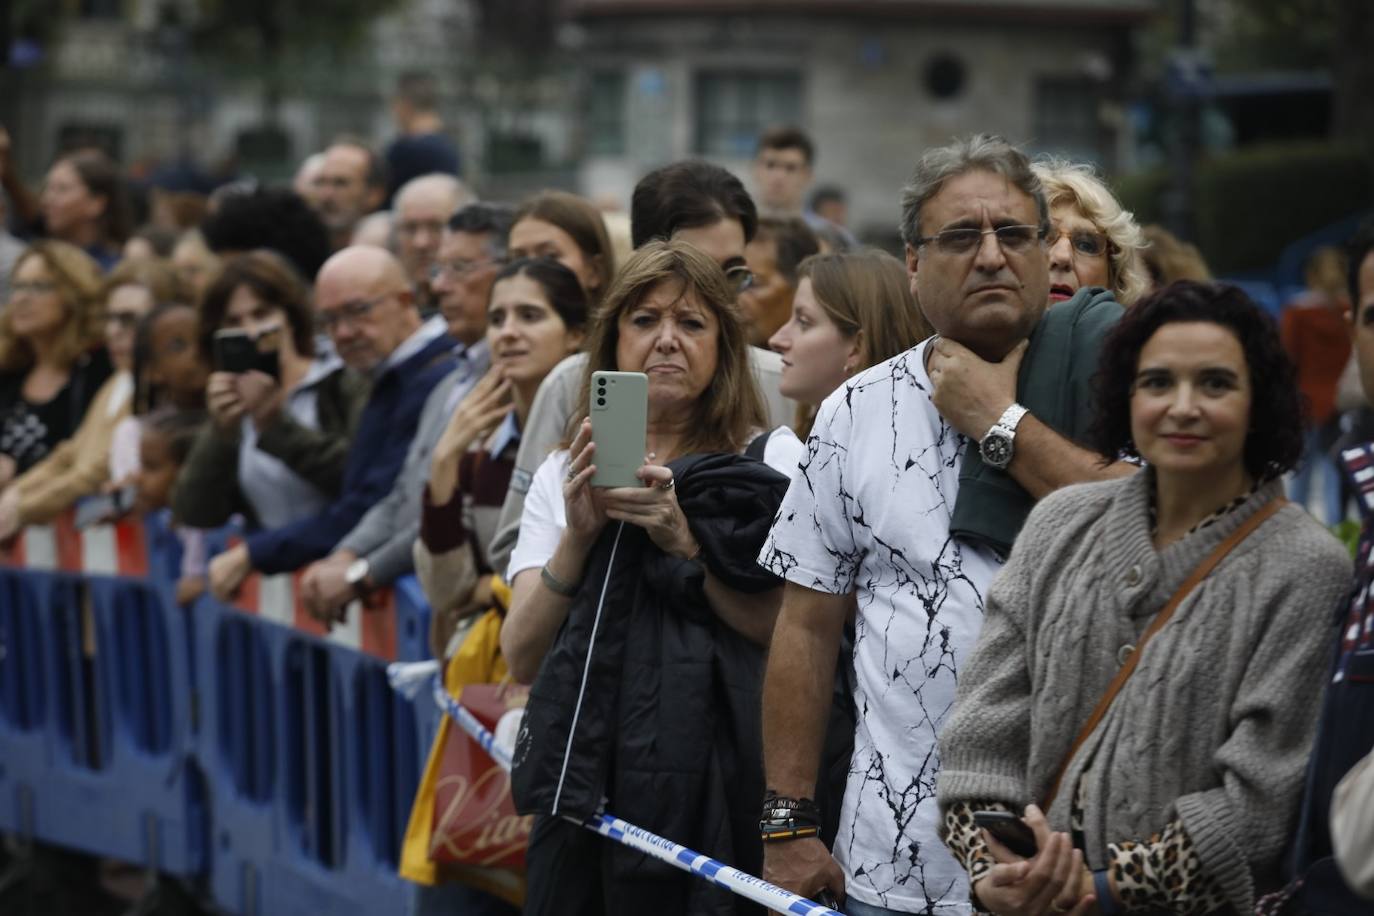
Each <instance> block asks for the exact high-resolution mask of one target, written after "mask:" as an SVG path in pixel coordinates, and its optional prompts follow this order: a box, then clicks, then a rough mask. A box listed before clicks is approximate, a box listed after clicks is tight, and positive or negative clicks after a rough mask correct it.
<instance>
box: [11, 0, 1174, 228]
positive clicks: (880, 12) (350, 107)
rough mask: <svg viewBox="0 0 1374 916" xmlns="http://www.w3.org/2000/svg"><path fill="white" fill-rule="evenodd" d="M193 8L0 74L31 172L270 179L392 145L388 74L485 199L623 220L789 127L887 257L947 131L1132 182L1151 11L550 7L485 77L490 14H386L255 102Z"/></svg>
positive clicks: (89, 32)
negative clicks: (1135, 117)
mask: <svg viewBox="0 0 1374 916" xmlns="http://www.w3.org/2000/svg"><path fill="white" fill-rule="evenodd" d="M198 2H199V0H80V2H79V3H75V4H68V5H69V6H70V7H71V10H69V13H68V16H67V17H66V18H65V20H64V21H63V23H62V25H61V27H60V29H59V30H58V32H57V33H56V36H55V39H54V41H53V43H52V46H51V47H50V48H45V49H42V53H41V55H39V57H38V58H37V59H35V60H33V61H30V62H28V63H30V64H31V66H28V67H24V66H19V67H17V68H16V67H13V66H12V67H11V69H10V72H9V74H8V75H7V76H6V79H7V80H8V86H9V92H8V93H6V95H7V96H8V99H7V100H5V101H0V119H3V120H4V121H5V122H6V123H8V124H9V125H10V126H11V132H12V133H13V134H14V141H15V144H16V150H17V153H18V159H19V162H20V164H21V166H22V167H23V168H24V171H25V172H26V173H27V174H29V175H31V176H34V177H37V176H38V175H40V174H41V173H42V170H43V168H44V167H45V166H46V163H47V162H48V161H50V159H51V158H52V156H53V155H55V154H56V153H57V152H58V151H59V150H61V149H63V148H67V147H70V146H72V145H74V144H76V143H78V142H91V141H94V142H97V143H99V144H100V145H103V146H106V147H107V148H109V149H110V150H111V152H113V153H114V154H115V155H116V156H118V157H119V158H120V159H121V160H122V161H123V162H125V163H129V164H135V165H136V164H138V163H140V162H153V161H157V162H161V163H166V162H168V161H175V160H177V159H179V158H185V159H191V160H195V161H196V162H198V163H199V164H200V165H201V166H202V167H204V166H207V165H210V164H212V163H216V162H220V161H224V160H226V159H228V160H231V161H237V163H238V165H239V166H240V168H241V169H242V170H244V171H247V172H250V173H256V174H259V175H261V176H264V177H267V178H269V179H281V178H284V177H286V176H287V175H288V174H289V170H290V169H291V167H292V166H293V165H294V163H295V162H297V161H299V159H300V158H301V157H303V156H304V155H306V154H308V153H310V152H312V151H314V150H317V149H319V148H320V147H322V146H323V145H325V144H326V143H327V142H328V141H329V140H330V139H331V138H332V137H334V136H336V135H339V134H342V133H351V134H357V135H360V136H364V137H369V138H372V139H374V140H376V141H378V142H379V143H380V142H384V141H385V140H386V139H388V138H389V137H390V136H391V135H392V134H393V132H394V128H393V126H392V124H391V119H390V114H389V106H388V98H389V95H390V92H391V89H392V86H393V85H394V83H395V78H396V76H397V75H398V74H399V73H400V72H402V71H405V70H411V69H417V68H418V69H425V70H429V71H431V72H433V73H434V74H435V75H436V76H437V77H438V78H439V81H440V85H441V87H442V90H443V91H442V97H443V114H444V117H445V121H446V124H447V125H448V127H449V128H450V130H451V132H452V133H453V135H454V136H455V139H457V140H458V142H459V143H460V146H461V148H462V151H463V154H464V160H465V163H466V172H467V177H468V178H469V179H470V180H472V181H474V183H475V184H476V185H477V186H478V189H479V191H480V192H481V193H483V195H484V196H487V197H490V198H505V199H511V198H514V197H516V196H518V195H519V194H521V193H524V192H527V191H529V190H532V189H535V188H538V187H541V186H561V187H566V188H569V189H571V190H576V191H580V192H582V193H585V194H588V195H589V196H593V197H596V198H598V199H613V200H617V201H620V202H621V204H622V205H624V206H628V201H629V192H630V189H631V188H632V187H633V184H634V182H635V181H636V180H637V178H638V177H639V176H640V175H642V174H643V173H644V172H645V171H647V170H649V169H651V168H654V167H656V166H658V165H661V164H663V163H665V162H669V161H672V160H674V159H679V158H684V157H688V156H701V157H705V158H709V159H711V160H714V161H717V162H720V163H721V164H723V165H726V166H727V167H730V168H732V169H734V170H735V171H736V172H737V173H738V174H740V175H741V176H742V177H744V178H745V179H746V181H747V180H748V176H749V163H750V160H751V159H752V156H753V153H754V141H755V138H756V136H757V135H758V133H759V132H760V131H761V130H763V129H765V128H767V127H769V126H773V125H776V124H783V123H790V124H796V125H798V126H801V127H802V128H804V129H806V130H807V131H808V132H810V133H811V134H812V136H813V137H814V138H815V140H816V142H817V146H818V151H819V155H818V159H817V162H816V178H817V181H818V182H824V183H829V184H836V185H839V186H840V187H842V188H844V189H845V190H846V191H847V192H848V194H849V196H850V213H851V224H852V226H853V228H854V229H855V230H856V231H857V232H858V233H859V234H860V235H861V236H862V237H866V238H869V239H872V240H874V241H879V242H884V241H889V242H890V241H891V239H892V238H893V236H894V235H895V223H896V219H897V212H896V202H895V198H896V192H897V189H898V188H899V187H900V186H901V184H902V183H903V182H904V181H905V179H906V178H907V176H908V173H909V171H910V169H911V166H912V164H913V162H914V160H915V158H916V157H917V156H918V155H919V152H920V150H922V149H924V148H926V147H928V146H931V145H935V144H940V143H944V142H946V141H947V140H948V139H949V138H950V137H952V136H954V135H958V134H964V133H969V132H972V131H978V130H982V131H994V132H997V133H1001V134H1003V135H1005V136H1007V137H1008V138H1009V139H1012V140H1013V141H1015V142H1019V143H1023V144H1025V145H1026V146H1027V147H1028V148H1030V149H1033V150H1036V151H1053V152H1061V153H1065V154H1068V155H1072V156H1074V157H1077V158H1085V159H1090V160H1092V161H1095V162H1097V163H1098V164H1099V165H1101V166H1102V167H1103V168H1105V169H1107V170H1109V171H1110V170H1113V169H1115V168H1116V167H1118V165H1121V164H1123V162H1122V160H1123V157H1125V156H1126V155H1127V153H1126V150H1127V149H1128V148H1129V145H1130V125H1129V124H1128V123H1127V118H1126V116H1125V114H1124V112H1125V110H1126V109H1125V100H1126V98H1127V97H1128V94H1129V92H1130V91H1131V88H1132V81H1133V79H1134V73H1133V68H1134V62H1135V55H1134V53H1133V42H1134V37H1135V35H1136V33H1137V30H1138V29H1139V28H1140V26H1141V25H1142V24H1143V23H1144V22H1146V20H1148V19H1149V17H1150V16H1152V15H1153V14H1155V13H1157V12H1158V11H1159V2H1158V0H1040V2H1033V0H752V2H751V0H739V2H731V0H545V2H544V4H543V7H544V8H545V9H547V11H548V15H550V16H556V17H558V20H559V22H560V25H559V27H558V28H557V29H556V33H557V41H556V44H557V47H556V49H555V51H554V52H553V53H552V54H548V55H541V56H540V59H538V60H530V59H526V60H521V59H520V58H519V55H518V53H517V54H515V56H514V57H513V58H510V59H503V58H495V60H496V62H497V65H498V66H496V67H493V66H491V61H492V60H493V58H491V57H490V56H487V57H484V56H483V53H482V52H483V51H484V50H487V49H486V48H484V38H483V36H482V21H481V18H482V12H483V10H482V9H481V8H480V7H481V6H482V4H480V3H477V2H475V0H398V2H397V3H396V5H395V7H394V9H393V11H391V12H388V13H386V14H384V15H382V16H380V17H378V18H376V19H375V21H373V22H371V24H370V25H369V26H368V27H367V31H366V35H365V39H364V40H363V41H361V42H359V43H358V44H357V45H356V46H355V47H352V48H349V49H346V50H343V49H340V50H338V51H337V52H335V53H329V52H328V51H326V52H325V53H313V54H310V55H302V56H300V57H298V58H293V59H291V60H289V61H288V64H287V69H288V71H289V78H288V79H287V80H286V81H285V84H284V86H283V91H282V92H281V95H280V98H279V100H277V101H276V102H275V104H273V105H271V106H268V105H267V104H266V103H265V101H264V98H263V93H262V87H261V85H260V84H261V80H260V76H261V72H260V71H261V69H262V67H263V62H262V61H259V60H256V59H254V58H252V57H251V56H247V57H244V58H238V59H229V60H227V61H226V60H223V59H220V60H214V61H211V60H207V59H206V58H205V57H204V56H203V55H199V54H197V53H196V52H194V51H193V50H192V48H191V44H190V38H189V32H188V30H187V27H186V26H184V25H182V23H190V22H194V17H195V15H196V8H197V3H198ZM301 2H303V0H301ZM526 5H527V6H528V4H526ZM536 5H538V4H536ZM488 6H489V4H488ZM169 9H178V10H181V11H182V14H181V15H177V16H168V14H167V11H168V10H169ZM18 63H19V64H21V65H22V64H24V63H25V61H23V60H21V61H19V62H18ZM531 64H537V66H532V65H531ZM502 66H504V69H501V67H502ZM268 107H271V108H273V109H274V118H272V119H271V121H272V130H270V131H264V130H263V125H264V122H265V121H266V120H268V118H267V112H266V109H267V108H268Z"/></svg>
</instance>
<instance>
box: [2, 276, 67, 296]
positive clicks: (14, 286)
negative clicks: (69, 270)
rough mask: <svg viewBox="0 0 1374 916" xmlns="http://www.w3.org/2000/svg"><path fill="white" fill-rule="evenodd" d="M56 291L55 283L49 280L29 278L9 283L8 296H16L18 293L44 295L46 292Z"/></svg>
mask: <svg viewBox="0 0 1374 916" xmlns="http://www.w3.org/2000/svg"><path fill="white" fill-rule="evenodd" d="M55 292H57V284H56V283H53V282H52V281H51V280H30V281H23V280H21V281H19V282H17V283H11V284H10V297H11V298H13V297H14V296H18V295H19V294H20V293H27V294H29V295H30V296H44V295H47V294H48V293H55Z"/></svg>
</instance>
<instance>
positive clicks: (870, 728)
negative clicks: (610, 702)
mask: <svg viewBox="0 0 1374 916" xmlns="http://www.w3.org/2000/svg"><path fill="white" fill-rule="evenodd" d="M902 210H903V212H902V234H903V238H904V240H905V242H906V260H907V269H908V271H909V273H910V276H911V284H912V291H913V292H914V293H915V295H916V299H917V301H918V303H919V304H920V306H921V309H922V311H923V312H924V313H925V316H926V318H927V319H928V320H929V321H930V323H931V325H932V327H934V328H935V330H936V333H937V335H938V336H937V337H935V338H931V339H930V340H928V341H925V342H924V343H921V344H919V345H917V346H915V347H913V348H912V349H910V350H908V351H906V352H905V353H902V354H900V355H899V356H896V357H894V358H893V359H890V360H888V361H887V362H885V363H880V364H879V365H876V366H874V367H872V368H871V369H868V370H867V371H865V372H863V373H860V374H859V375H857V376H855V377H854V378H853V379H851V380H850V381H849V382H848V383H847V384H846V385H845V386H844V387H843V388H842V389H840V390H839V391H837V392H836V393H835V394H833V395H832V396H831V397H830V398H829V399H828V400H827V401H826V402H825V403H824V404H823V405H822V407H821V409H820V412H819V414H818V416H817V418H816V423H815V425H814V427H813V428H812V430H811V436H810V438H809V440H808V441H807V447H806V455H805V456H804V458H803V460H802V464H801V470H800V474H799V476H797V477H796V478H794V479H793V482H792V486H791V489H790V490H789V491H788V494H787V498H786V499H785V500H784V502H783V505H782V508H781V510H780V511H779V513H778V518H777V521H776V522H775V523H774V526H773V531H772V533H771V535H770V536H769V540H768V542H767V543H766V544H765V545H764V549H763V552H762V554H761V556H760V563H762V564H763V565H765V566H766V567H768V568H769V569H771V570H773V571H774V572H776V573H777V574H779V575H781V576H783V577H784V578H785V579H786V580H787V585H786V588H785V591H784V597H783V606H782V611H781V614H780V616H779V618H778V622H777V626H776V629H775V630H774V634H773V641H772V648H771V650H770V652H769V661H768V673H767V678H766V681H765V685H764V718H763V731H764V762H765V767H766V771H767V778H768V786H769V788H770V790H771V791H773V792H775V793H777V795H778V796H779V798H780V799H781V802H771V803H770V809H769V810H770V811H773V812H776V811H778V810H781V809H784V808H786V806H787V805H788V804H789V801H790V800H792V799H804V798H810V797H813V794H814V790H815V786H816V775H817V773H816V770H817V762H818V760H819V757H820V748H821V742H822V736H823V729H824V722H825V720H826V712H827V709H828V707H829V703H830V697H831V684H832V680H833V677H834V671H835V664H836V661H837V658H836V656H837V654H838V650H839V646H840V638H841V633H842V631H843V628H844V624H845V620H846V618H847V616H848V613H849V610H850V608H851V606H852V605H854V604H855V603H857V614H856V617H855V641H854V671H855V679H856V683H855V703H856V706H857V716H856V719H857V726H856V731H855V735H854V752H853V756H852V757H851V760H850V769H849V776H848V780H847V783H846V788H845V797H844V803H843V807H842V812H841V818H840V829H839V834H838V836H837V837H836V839H835V847H834V850H833V853H834V854H833V858H832V855H831V851H830V850H827V849H826V848H825V846H824V844H823V843H822V842H821V841H820V840H819V839H817V838H803V839H789V840H781V841H770V842H767V843H766V844H765V846H764V877H765V878H767V879H769V880H771V881H774V882H776V883H779V884H781V885H783V886H785V887H788V888H790V889H792V890H795V891H797V892H800V893H805V894H816V893H818V892H819V891H820V889H822V888H829V889H830V890H831V891H832V892H835V893H836V894H837V895H838V894H843V895H846V896H847V898H848V899H847V901H846V912H847V913H850V914H858V916H868V914H871V913H877V914H883V913H889V912H891V913H930V914H945V913H950V914H953V913H963V912H967V911H968V910H969V909H970V903H969V892H968V884H967V881H966V879H965V876H964V871H963V869H962V868H960V867H959V865H958V864H957V863H956V862H955V860H954V859H953V857H951V856H950V855H949V853H948V852H947V851H946V850H945V848H944V845H943V844H942V843H941V841H940V838H939V836H938V834H937V825H938V823H939V811H938V808H937V805H936V798H935V777H936V773H937V772H938V769H939V760H938V757H937V756H936V740H935V739H936V734H937V732H938V730H939V727H940V724H941V723H942V721H943V719H944V716H945V714H946V713H947V711H948V709H949V706H950V704H951V703H952V702H953V700H954V692H955V684H956V682H957V679H958V675H959V665H960V662H961V661H962V659H963V657H964V656H965V654H966V653H968V652H969V651H970V650H971V649H972V648H973V644H974V641H975V639H976V637H977V634H978V628H979V626H980V624H981V622H982V613H983V595H984V594H985V592H986V588H987V585H988V583H989V582H990V581H991V579H992V577H993V576H994V575H995V574H996V572H997V570H998V568H999V567H1000V565H1001V558H999V557H998V556H996V555H995V554H994V553H992V552H991V551H990V550H988V549H987V548H985V547H977V546H972V545H969V544H965V543H962V542H960V541H957V540H955V539H954V538H953V537H952V536H951V535H950V513H951V511H952V510H953V507H954V502H955V497H956V494H957V492H958V487H959V469H960V466H961V464H962V460H963V457H964V452H965V450H966V449H967V448H970V447H972V448H980V447H981V449H982V453H983V458H984V461H985V462H987V463H988V464H990V465H992V466H994V467H1001V468H1004V469H1005V470H1006V471H1007V472H1008V473H1010V474H1011V476H1012V478H1013V479H1014V480H1015V481H1016V482H1017V483H1019V484H1020V485H1021V486H1022V487H1023V488H1024V489H1025V490H1026V491H1027V492H1029V493H1030V494H1031V495H1032V496H1033V497H1035V498H1039V497H1041V496H1043V495H1045V494H1046V493H1048V492H1050V491H1052V490H1054V489H1056V488H1058V487H1061V486H1065V485H1067V484H1070V483H1076V482H1080V481H1086V480H1094V479H1101V478H1103V477H1105V476H1117V475H1120V474H1123V473H1129V472H1130V469H1128V468H1121V467H1118V466H1111V467H1108V468H1104V467H1103V466H1102V463H1101V460H1100V459H1099V458H1098V457H1097V456H1096V455H1094V454H1093V453H1091V452H1089V451H1087V450H1085V449H1082V448H1080V447H1078V446H1077V445H1075V444H1073V443H1072V442H1070V441H1069V440H1068V439H1065V438H1064V437H1063V436H1061V435H1060V434H1058V433H1056V432H1055V431H1054V430H1052V429H1051V428H1049V427H1048V426H1046V425H1045V424H1044V423H1042V422H1041V421H1040V420H1038V419H1037V418H1036V417H1035V416H1034V414H1031V413H1026V412H1025V411H1024V410H1023V409H1022V408H1021V407H1020V405H1017V404H1016V403H1015V400H1016V381H1017V370H1018V368H1019V366H1020V362H1021V356H1022V354H1023V353H1024V351H1025V345H1026V344H1025V342H1026V340H1027V338H1028V336H1029V335H1030V333H1031V331H1032V330H1033V329H1034V328H1035V326H1036V324H1037V323H1038V322H1039V320H1040V318H1041V316H1042V315H1043V313H1044V311H1045V307H1046V302H1047V299H1048V295H1049V274H1048V256H1047V251H1046V246H1045V244H1044V238H1045V231H1046V228H1047V226H1048V214H1047V209H1046V205H1045V197H1044V193H1043V192H1042V190H1041V188H1040V184H1039V181H1038V180H1037V179H1036V178H1035V176H1034V174H1033V173H1032V172H1031V170H1030V164H1029V162H1028V161H1027V159H1026V157H1025V156H1024V155H1023V154H1022V153H1021V152H1020V151H1018V150H1017V149H1015V148H1014V147H1012V146H1010V145H1009V144H1007V143H1006V142H1005V141H1003V140H1001V139H1000V138H996V137H987V136H978V137H972V138H969V139H966V140H961V141H958V142H956V143H954V144H951V145H950V146H947V147H942V148H939V149H934V150H931V151H929V152H928V153H926V154H925V155H924V156H923V157H922V158H921V161H920V162H919V163H918V165H917V167H916V171H915V174H914V175H913V178H912V182H911V184H910V185H908V186H907V187H906V188H905V189H904V190H903V195H902ZM803 810H805V809H803ZM798 820H799V822H800V821H803V820H804V817H803V818H799V819H798Z"/></svg>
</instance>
